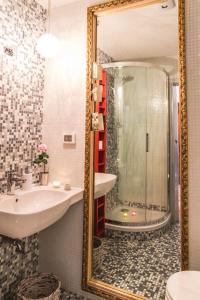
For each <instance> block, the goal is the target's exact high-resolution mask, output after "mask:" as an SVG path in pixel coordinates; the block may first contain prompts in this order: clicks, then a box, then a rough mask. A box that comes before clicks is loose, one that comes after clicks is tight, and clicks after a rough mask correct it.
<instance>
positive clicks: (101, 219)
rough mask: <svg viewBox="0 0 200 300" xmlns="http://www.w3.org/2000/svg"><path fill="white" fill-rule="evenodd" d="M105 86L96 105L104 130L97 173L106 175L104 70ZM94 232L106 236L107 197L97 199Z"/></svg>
mask: <svg viewBox="0 0 200 300" xmlns="http://www.w3.org/2000/svg"><path fill="white" fill-rule="evenodd" d="M100 84H102V86H103V97H102V102H97V103H96V112H98V113H102V114H103V119H104V130H102V131H97V132H96V138H95V172H99V173H105V171H106V105H107V101H106V71H105V70H103V74H102V81H101V82H100ZM94 231H95V235H96V236H98V237H103V236H104V235H105V196H103V197H100V198H98V199H95V213H94Z"/></svg>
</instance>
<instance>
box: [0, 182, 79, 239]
mask: <svg viewBox="0 0 200 300" xmlns="http://www.w3.org/2000/svg"><path fill="white" fill-rule="evenodd" d="M82 198H83V190H82V189H80V188H72V189H71V190H70V191H65V190H64V189H62V188H59V189H55V188H52V187H50V186H48V187H40V186H38V187H33V188H32V189H31V190H30V191H26V192H23V191H17V192H16V195H15V196H9V195H2V196H1V199H0V234H2V235H6V236H8V237H11V238H14V239H22V238H24V237H27V236H30V235H32V234H34V233H36V232H39V231H41V230H43V229H45V228H47V227H48V226H50V225H52V224H53V223H55V222H56V221H57V220H59V219H60V218H61V217H62V216H63V215H64V214H65V213H66V211H67V210H68V208H69V207H70V206H71V205H73V204H74V203H76V202H78V201H79V200H81V199H82Z"/></svg>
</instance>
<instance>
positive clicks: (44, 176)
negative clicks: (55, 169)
mask: <svg viewBox="0 0 200 300" xmlns="http://www.w3.org/2000/svg"><path fill="white" fill-rule="evenodd" d="M48 183H49V172H41V173H40V184H41V185H48Z"/></svg>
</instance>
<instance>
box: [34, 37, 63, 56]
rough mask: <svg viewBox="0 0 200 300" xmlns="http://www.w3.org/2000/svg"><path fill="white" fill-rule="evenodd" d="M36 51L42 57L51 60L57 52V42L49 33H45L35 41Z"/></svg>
mask: <svg viewBox="0 0 200 300" xmlns="http://www.w3.org/2000/svg"><path fill="white" fill-rule="evenodd" d="M36 50H37V51H38V52H39V54H40V55H41V56H42V57H45V58H53V57H55V56H56V54H57V53H58V51H59V41H58V39H57V38H56V37H55V36H54V35H53V34H51V33H45V34H43V35H41V37H40V38H39V39H38V41H37V46H36Z"/></svg>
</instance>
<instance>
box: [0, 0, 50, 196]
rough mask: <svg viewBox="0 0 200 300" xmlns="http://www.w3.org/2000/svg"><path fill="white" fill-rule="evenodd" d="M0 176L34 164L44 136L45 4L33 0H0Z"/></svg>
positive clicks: (4, 186) (3, 184) (3, 188)
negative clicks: (40, 47)
mask: <svg viewBox="0 0 200 300" xmlns="http://www.w3.org/2000/svg"><path fill="white" fill-rule="evenodd" d="M0 24H1V32H0V45H1V46H0V180H1V186H2V187H1V190H5V189H6V175H7V172H8V171H9V170H15V171H19V172H20V171H21V170H22V169H24V168H25V167H26V166H30V165H31V161H32V160H33V157H34V156H35V152H36V150H37V145H38V143H39V142H40V141H41V125H42V102H43V101H42V100H43V88H44V61H43V59H42V58H40V56H39V55H38V54H37V52H36V50H35V45H36V41H37V38H38V37H39V36H40V35H41V33H42V32H43V31H44V24H45V10H44V9H43V8H42V7H41V6H40V5H39V4H37V2H35V1H34V0H31V1H27V0H19V1H15V0H3V2H1V4H0Z"/></svg>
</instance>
